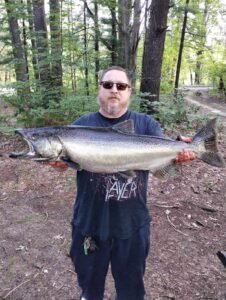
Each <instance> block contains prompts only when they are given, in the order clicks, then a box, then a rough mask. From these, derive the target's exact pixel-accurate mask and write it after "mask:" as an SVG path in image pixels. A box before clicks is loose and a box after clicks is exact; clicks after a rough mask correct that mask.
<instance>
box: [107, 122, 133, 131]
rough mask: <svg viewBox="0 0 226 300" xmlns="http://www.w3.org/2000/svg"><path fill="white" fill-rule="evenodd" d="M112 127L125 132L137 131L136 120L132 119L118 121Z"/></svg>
mask: <svg viewBox="0 0 226 300" xmlns="http://www.w3.org/2000/svg"><path fill="white" fill-rule="evenodd" d="M112 128H113V129H115V130H117V131H121V132H123V133H135V129H134V122H133V120H131V119H129V120H126V121H124V122H121V123H118V124H116V125H114V126H113V127H112Z"/></svg>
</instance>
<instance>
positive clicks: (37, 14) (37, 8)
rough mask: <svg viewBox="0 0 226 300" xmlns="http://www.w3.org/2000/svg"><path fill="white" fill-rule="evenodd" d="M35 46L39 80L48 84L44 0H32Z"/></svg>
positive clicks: (48, 67)
mask: <svg viewBox="0 0 226 300" xmlns="http://www.w3.org/2000/svg"><path fill="white" fill-rule="evenodd" d="M32 3H33V15H34V27H35V37H36V47H37V56H38V71H39V80H40V81H41V83H42V84H44V85H48V84H47V83H48V82H49V81H50V64H49V47H48V34H47V26H46V19H45V7H44V0H32Z"/></svg>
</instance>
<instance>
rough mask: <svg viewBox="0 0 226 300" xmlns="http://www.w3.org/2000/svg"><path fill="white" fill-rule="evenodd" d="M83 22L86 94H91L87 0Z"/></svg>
mask: <svg viewBox="0 0 226 300" xmlns="http://www.w3.org/2000/svg"><path fill="white" fill-rule="evenodd" d="M83 22H84V52H85V57H84V64H85V68H84V69H85V90H86V95H87V96H89V70H88V42H87V27H86V26H87V24H86V0H85V1H84V14H83Z"/></svg>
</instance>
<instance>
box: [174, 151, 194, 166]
mask: <svg viewBox="0 0 226 300" xmlns="http://www.w3.org/2000/svg"><path fill="white" fill-rule="evenodd" d="M194 159H195V153H194V152H192V151H190V150H184V149H183V150H182V151H181V152H180V153H179V154H178V156H177V158H176V163H182V162H185V161H189V160H194Z"/></svg>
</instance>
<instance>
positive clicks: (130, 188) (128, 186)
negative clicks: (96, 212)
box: [105, 175, 137, 202]
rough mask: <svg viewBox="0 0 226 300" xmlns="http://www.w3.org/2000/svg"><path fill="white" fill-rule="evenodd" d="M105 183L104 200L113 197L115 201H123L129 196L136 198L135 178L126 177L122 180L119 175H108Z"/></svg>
mask: <svg viewBox="0 0 226 300" xmlns="http://www.w3.org/2000/svg"><path fill="white" fill-rule="evenodd" d="M107 179H108V181H107V184H106V194H105V201H106V202H107V201H109V200H110V199H114V200H117V201H125V200H126V199H129V198H136V196H137V180H136V177H135V178H128V179H126V180H125V179H124V180H122V178H121V177H120V176H115V175H113V176H108V177H107Z"/></svg>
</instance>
